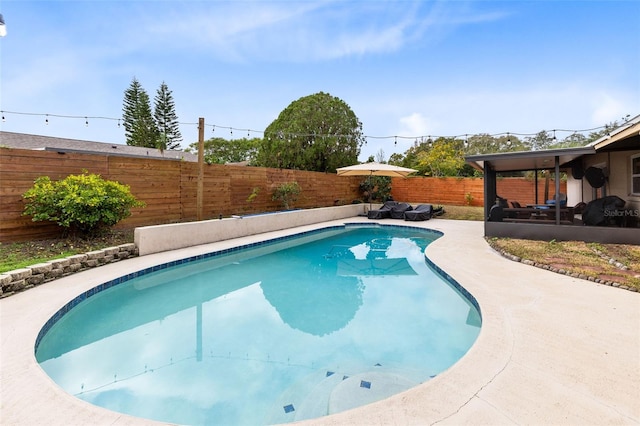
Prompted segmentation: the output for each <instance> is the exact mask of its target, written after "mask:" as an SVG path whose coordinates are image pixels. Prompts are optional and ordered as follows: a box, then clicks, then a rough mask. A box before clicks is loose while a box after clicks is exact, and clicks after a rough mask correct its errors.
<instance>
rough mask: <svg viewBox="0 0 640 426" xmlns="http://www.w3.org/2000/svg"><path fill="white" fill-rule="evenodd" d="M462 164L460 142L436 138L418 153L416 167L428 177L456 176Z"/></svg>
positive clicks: (462, 157)
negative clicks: (430, 144) (427, 148)
mask: <svg viewBox="0 0 640 426" xmlns="http://www.w3.org/2000/svg"><path fill="white" fill-rule="evenodd" d="M464 164H465V163H464V152H463V149H462V141H460V140H457V139H448V138H438V139H437V140H435V141H434V142H433V144H432V146H431V147H430V149H429V150H427V151H421V152H420V153H418V167H419V169H420V170H424V171H425V174H426V175H429V176H457V175H458V174H459V171H460V169H462V167H463V166H464Z"/></svg>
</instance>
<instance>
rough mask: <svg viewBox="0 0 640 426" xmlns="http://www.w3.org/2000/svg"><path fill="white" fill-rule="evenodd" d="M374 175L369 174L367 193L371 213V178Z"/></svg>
mask: <svg viewBox="0 0 640 426" xmlns="http://www.w3.org/2000/svg"><path fill="white" fill-rule="evenodd" d="M372 175H373V172H371V173H369V190H368V191H367V192H368V193H369V211H371V190H372V189H373V188H371V176H372Z"/></svg>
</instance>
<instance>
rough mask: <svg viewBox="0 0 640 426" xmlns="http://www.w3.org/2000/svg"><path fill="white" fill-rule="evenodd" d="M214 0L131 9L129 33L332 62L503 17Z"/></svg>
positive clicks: (143, 43)
mask: <svg viewBox="0 0 640 426" xmlns="http://www.w3.org/2000/svg"><path fill="white" fill-rule="evenodd" d="M453 4H454V6H447V5H445V4H444V3H439V2H435V3H432V2H397V3H395V2H335V1H316V2H284V3H281V2H279V3H273V2H229V3H227V2H208V3H199V2H198V3H192V2H185V3H181V4H180V7H177V6H175V4H168V5H162V4H160V6H158V7H159V8H158V9H157V10H155V11H154V13H153V15H149V17H145V16H146V15H144V14H142V15H138V16H130V17H128V19H129V20H130V22H131V21H138V25H128V26H127V27H128V28H129V30H128V31H127V32H126V33H125V34H126V35H125V36H124V37H123V38H126V39H127V40H128V42H127V44H128V45H129V46H132V45H134V46H135V45H138V46H139V48H140V49H148V48H150V47H153V48H155V49H192V50H193V51H194V52H195V51H197V52H198V53H199V54H204V55H209V56H212V57H215V58H217V59H218V60H223V61H228V62H239V61H240V62H242V61H273V62H303V61H325V60H332V59H338V58H344V57H350V56H362V55H366V54H376V53H388V52H394V51H398V50H400V49H402V48H403V47H406V46H407V45H408V44H410V43H413V42H416V40H419V39H420V38H421V37H423V36H424V35H425V32H427V31H436V30H434V29H433V28H435V27H440V28H444V27H451V26H459V25H463V24H469V23H477V22H484V21H487V20H494V19H500V17H502V16H503V15H502V14H496V13H489V14H470V13H467V12H464V11H460V10H459V9H460V7H459V4H458V2H455V3H453Z"/></svg>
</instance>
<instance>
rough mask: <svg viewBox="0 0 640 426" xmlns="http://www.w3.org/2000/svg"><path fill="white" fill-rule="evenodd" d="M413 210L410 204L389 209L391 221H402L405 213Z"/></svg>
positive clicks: (401, 204) (400, 204) (397, 205)
mask: <svg viewBox="0 0 640 426" xmlns="http://www.w3.org/2000/svg"><path fill="white" fill-rule="evenodd" d="M411 210H413V207H411V204H408V203H398V204H396V205H395V206H393V207H391V219H404V214H405V212H408V211H411Z"/></svg>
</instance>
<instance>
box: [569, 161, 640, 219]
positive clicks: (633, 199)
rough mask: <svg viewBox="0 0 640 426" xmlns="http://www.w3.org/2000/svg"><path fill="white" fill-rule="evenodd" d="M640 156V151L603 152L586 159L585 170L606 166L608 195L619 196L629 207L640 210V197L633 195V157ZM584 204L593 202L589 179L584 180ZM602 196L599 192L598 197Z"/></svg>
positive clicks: (599, 191)
mask: <svg viewBox="0 0 640 426" xmlns="http://www.w3.org/2000/svg"><path fill="white" fill-rule="evenodd" d="M638 154H640V150H631V151H612V152H601V153H597V154H595V155H588V156H585V157H583V158H584V168H585V170H586V169H587V168H589V167H592V166H595V167H601V166H603V165H604V166H605V167H606V168H607V170H608V174H609V176H608V178H607V183H606V184H605V187H606V195H617V196H618V197H620V198H622V199H624V200H626V201H627V207H630V208H634V209H640V196H637V195H632V194H631V157H632V156H634V155H638ZM582 190H583V194H584V202H585V203H588V202H589V201H591V200H593V198H594V197H593V189H592V188H591V185H589V182H587V179H586V178H584V179H582ZM600 196H602V194H601V190H598V197H600Z"/></svg>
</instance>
